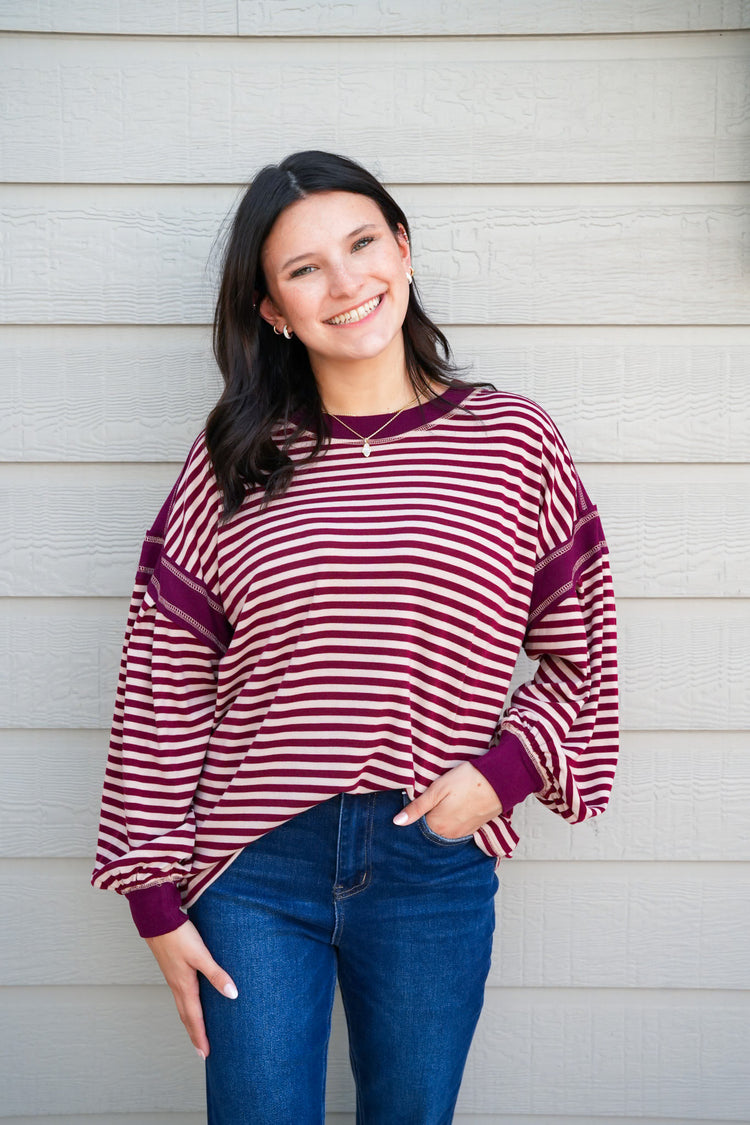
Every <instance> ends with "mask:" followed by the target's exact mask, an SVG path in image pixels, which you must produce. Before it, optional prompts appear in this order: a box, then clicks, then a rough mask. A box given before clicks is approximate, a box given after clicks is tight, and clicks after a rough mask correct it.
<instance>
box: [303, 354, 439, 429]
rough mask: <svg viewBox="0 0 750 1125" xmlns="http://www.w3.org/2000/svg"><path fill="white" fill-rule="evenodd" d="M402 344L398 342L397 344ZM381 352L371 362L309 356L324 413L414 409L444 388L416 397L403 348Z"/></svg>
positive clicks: (436, 385) (351, 415) (437, 387)
mask: <svg viewBox="0 0 750 1125" xmlns="http://www.w3.org/2000/svg"><path fill="white" fill-rule="evenodd" d="M398 343H401V341H398ZM389 351H390V353H391V354H384V353H382V352H381V353H380V354H379V355H377V356H372V357H371V358H370V359H360V360H356V361H352V360H344V361H342V362H339V363H336V362H331V360H330V358H329V357H326V359H325V360H323V358H322V357H320V356H310V363H311V366H312V370H313V374H314V376H315V382H316V383H317V385H318V393H319V394H320V398H321V401H322V403H323V408H324V410H326V411H328V413H329V414H333V415H342V414H343V415H345V416H350V417H353V416H355V415H358V414H359V415H363V416H367V415H371V414H390V413H393V412H395V411H397V410H401V409H403V408H404V407H406V406H416V405H417V404H418V402H426V401H428V400H429V399H430V398H432V397H434V394H440V393H441V392H442V391H443V390H444V389H445V388H444V387H442V386H440V385H438V384H431V387H432V388H433V389H432V390H431V391H427V392H426V393H425V392H423V393H421V394H420V395H417V393H416V391H415V390H414V387H413V386H412V383H411V380H410V379H409V376H408V373H407V370H406V361H405V357H404V353H403V347H401V349H400V350H399V352H398V353H397V354H393V352H394V349H390V350H389Z"/></svg>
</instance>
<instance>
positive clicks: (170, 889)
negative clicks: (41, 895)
mask: <svg viewBox="0 0 750 1125" xmlns="http://www.w3.org/2000/svg"><path fill="white" fill-rule="evenodd" d="M219 504H220V501H219V497H218V490H217V487H216V482H215V478H214V476H213V472H212V470H211V467H210V464H209V460H208V454H207V450H206V449H205V444H204V442H203V440H202V436H201V438H199V439H198V440H197V441H196V443H195V445H194V446H193V448H192V450H191V452H190V455H189V456H188V459H187V461H186V463H185V465H184V467H183V470H182V472H181V474H180V476H179V479H178V480H177V482H176V484H175V486H174V488H173V489H172V491H171V492H170V494H169V496H168V497H167V499H166V501H165V503H164V505H163V507H162V509H161V511H160V512H159V515H158V516H157V518H156V521H155V522H154V524H153V526H152V527H151V528H150V530H149V531H148V533H147V535H146V537H145V540H144V543H143V548H142V551H141V556H140V561H139V565H138V570H137V574H136V581H135V587H134V590H133V595H132V599H131V603H130V611H129V614H128V620H127V625H126V631H125V643H124V646H123V650H122V659H121V662H120V673H119V679H118V684H117V691H116V696H115V709H114V718H113V722H112V729H111V735H110V743H109V754H108V758H107V763H106V767H105V776H104V785H103V792H102V801H101V814H100V820H99V833H98V842H97V854H96V864H95V867H94V871H93V875H92V878H91V883H92V885H93V886H94V887H97V888H100V889H102V890H114V891H115V892H117V893H119V894H123V895H126V896H127V898H128V903H129V905H130V908H131V912H132V915H133V919H134V921H135V924H136V926H137V928H138V931H139V933H140V934H141V936H142V937H154V936H157V935H158V934H161V933H167V932H169V931H170V930H173V929H176V928H177V926H179V925H182V923H183V922H185V921H186V920H187V916H186V915H185V914H184V913H182V911H181V910H180V905H181V895H180V891H179V884H180V882H181V881H183V880H184V879H186V878H187V877H188V876H189V875H190V873H191V862H192V853H193V848H194V837H195V815H194V812H193V808H192V800H193V795H194V791H195V788H196V785H197V783H198V779H199V777H200V774H201V769H202V766H203V761H204V757H205V753H206V749H207V744H208V739H209V736H210V733H211V730H212V726H213V722H214V711H215V703H216V679H217V667H218V662H219V660H220V659H221V656H222V655H223V653H224V651H225V649H226V647H227V644H228V642H229V626H228V623H227V620H226V618H225V616H224V612H223V609H222V604H221V597H220V592H219V588H218V577H217V574H218V568H217V553H216V528H217V525H218V513H219Z"/></svg>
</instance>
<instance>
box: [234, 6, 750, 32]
mask: <svg viewBox="0 0 750 1125" xmlns="http://www.w3.org/2000/svg"><path fill="white" fill-rule="evenodd" d="M237 9H238V13H239V28H240V33H241V34H242V35H264V34H265V35H367V34H369V35H580V34H596V35H605V34H616V33H622V34H625V33H628V32H652V31H698V30H704V29H705V30H709V29H716V30H724V29H727V30H728V29H730V28H742V27H749V26H750V14H749V13H748V10H747V5H746V4H743V3H742V2H741V0H729V2H726V0H684V2H681V3H678V2H677V0H668V2H667V3H663V2H662V3H655V2H654V0H617V3H616V4H612V3H611V0H579V2H578V3H575V4H571V3H570V0H503V2H502V4H499V3H498V2H497V0H479V2H478V3H475V4H472V3H470V0H458V2H455V0H454V3H451V4H435V3H434V2H431V0H416V2H415V0H395V2H394V0H388V2H387V3H386V2H385V0H380V2H379V3H375V4H368V5H366V6H365V7H362V8H360V7H359V6H358V5H353V4H351V3H346V2H342V0H332V2H331V0H329V2H321V0H260V2H259V0H237Z"/></svg>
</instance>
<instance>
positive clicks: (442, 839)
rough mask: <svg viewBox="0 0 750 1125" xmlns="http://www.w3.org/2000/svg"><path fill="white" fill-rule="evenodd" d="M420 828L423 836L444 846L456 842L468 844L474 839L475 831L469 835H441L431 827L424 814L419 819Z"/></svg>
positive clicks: (450, 845) (449, 845)
mask: <svg viewBox="0 0 750 1125" xmlns="http://www.w3.org/2000/svg"><path fill="white" fill-rule="evenodd" d="M417 824H418V825H419V830H420V832H421V833H422V835H423V836H426V838H427V839H428V840H431V841H432V843H433V844H441V845H442V846H443V847H452V846H453V845H455V844H467V843H468V842H469V840H472V841H473V839H474V833H473V832H470V833H469V835H468V836H441V835H440V833H439V832H435V831H434V829H432V828H430V826H429V824H428V823H427V820H426V818H425V817H424V816H420V818H419V820H418V821H417Z"/></svg>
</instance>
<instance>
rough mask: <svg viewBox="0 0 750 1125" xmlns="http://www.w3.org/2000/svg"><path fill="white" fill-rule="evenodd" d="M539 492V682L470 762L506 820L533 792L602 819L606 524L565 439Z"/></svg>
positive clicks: (612, 664) (609, 655)
mask: <svg viewBox="0 0 750 1125" xmlns="http://www.w3.org/2000/svg"><path fill="white" fill-rule="evenodd" d="M548 421H549V425H550V428H551V432H550V434H549V435H548V441H547V443H546V445H545V451H544V454H543V458H542V489H541V497H540V509H539V522H538V528H537V549H536V561H535V566H534V573H533V585H532V590H531V601H530V607H529V612H528V623H527V627H526V633H525V637H524V640H523V647H524V650H525V652H526V654H527V656H529V657H530V658H531V659H532V660H534V661H536V662H537V667H536V670H535V673H534V676H533V678H532V679H531V680H529V681H528V682H526V683H523V684H521V685H520V686H519V687H518V688H517V689H516V690H515V691H514V692H513V694H512V695H511V697H510V699H509V700H508V701H507V703H506V707H505V711H504V714H503V715H502V718H501V720H500V723H499V737H498V739H497V742H496V744H495V745H494V746H493V747H492V748H491V749H490V750H489V751H488V752H487V754H485V755H484V756H482V757H480V758H477V759H474V760H472V765H474V766H475V767H476V768H477V769H479V771H480V772H481V773H483V774H484V776H485V777H486V778H487V780H488V781H489V782H490V784H491V785H492V786H493V788H494V789H495V791H496V792H497V794H498V798H499V800H500V802H501V804H502V806H503V813H504V814H507V813H508V811H509V810H510V808H511V807H512V806H513V805H515V804H517V803H518V802H519V801H521V800H523V799H524V798H525V797H526V796H528V795H529V794H530V793H534V794H535V795H536V796H537V798H538V799H539V800H540V801H542V802H543V803H544V804H545V805H547V806H548V807H549V808H551V809H552V810H553V811H554V812H556V813H558V814H559V815H560V816H562V817H564V818H565V819H566V820H569V821H571V822H573V823H577V822H578V821H582V820H586V819H588V818H589V817H592V816H596V815H597V814H598V813H601V812H603V811H604V809H605V808H606V806H607V803H608V801H609V796H610V792H611V789H612V784H613V778H614V771H615V765H616V762H617V753H618V687H617V624H616V615H615V601H614V592H613V586H612V575H611V570H610V566H609V552H608V548H607V544H606V541H605V538H604V531H603V529H602V524H601V520H600V518H599V513H598V511H597V508H596V506H595V505H594V504H593V503H592V501H591V499H590V497H589V495H588V493H587V492H586V489H585V488H584V485H583V483H582V481H581V479H580V477H579V474H578V472H577V470H576V468H575V465H574V464H573V460H572V457H571V455H570V451H569V450H568V448H567V446H566V444H565V442H564V440H563V438H562V437H561V435H560V433H559V431H558V430H557V428H556V427H555V426H554V423H552V422H551V419H548Z"/></svg>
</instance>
